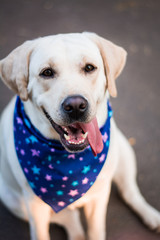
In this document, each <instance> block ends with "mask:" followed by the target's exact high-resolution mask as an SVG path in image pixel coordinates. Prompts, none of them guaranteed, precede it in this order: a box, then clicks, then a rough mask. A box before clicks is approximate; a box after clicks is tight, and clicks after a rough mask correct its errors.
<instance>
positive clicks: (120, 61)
mask: <svg viewBox="0 0 160 240" xmlns="http://www.w3.org/2000/svg"><path fill="white" fill-rule="evenodd" d="M83 34H85V35H86V36H87V37H88V38H89V39H90V40H92V41H93V42H94V43H96V45H97V46H98V48H99V50H100V53H101V56H102V59H103V62H104V67H105V74H106V78H107V85H108V91H109V93H110V95H111V96H112V97H116V96H117V88H116V83H115V80H116V78H117V77H118V76H119V75H120V73H121V72H122V70H123V68H124V66H125V63H126V56H127V52H126V51H125V50H124V49H123V48H122V47H119V46H117V45H115V44H113V43H112V42H110V41H108V40H106V39H104V38H102V37H100V36H98V35H96V34H95V33H88V32H84V33H83Z"/></svg>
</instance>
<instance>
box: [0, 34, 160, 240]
mask: <svg viewBox="0 0 160 240" xmlns="http://www.w3.org/2000/svg"><path fill="white" fill-rule="evenodd" d="M125 62H126V52H125V50H124V49H123V48H121V47H119V46H117V45H115V44H113V43H111V42H110V41H107V40H105V39H103V38H101V37H99V36H97V35H96V34H93V33H82V34H60V35H55V36H48V37H43V38H38V39H35V40H32V41H27V42H25V43H24V44H22V45H21V46H19V47H18V48H16V49H15V50H14V51H13V52H11V53H10V54H9V55H8V56H7V57H6V58H5V59H3V60H1V61H0V76H1V79H2V80H3V81H4V83H5V84H6V85H7V86H8V87H9V88H10V89H12V90H13V91H14V92H15V93H16V94H18V95H19V96H20V99H21V100H22V102H23V104H24V111H25V113H26V115H27V116H28V118H29V120H30V122H31V123H32V124H33V126H34V127H35V128H36V129H38V130H39V132H40V134H41V135H43V137H44V138H45V139H54V140H58V141H59V140H60V141H61V143H62V145H63V146H64V148H65V149H66V150H67V151H69V152H72V154H77V153H76V152H82V151H85V150H86V148H88V145H90V146H91V147H92V151H93V154H94V155H97V154H98V153H100V152H101V151H102V142H101V139H100V138H101V134H100V132H99V128H101V127H102V126H103V125H104V124H105V122H106V119H107V118H108V111H107V107H106V103H107V99H109V94H110V95H111V96H113V97H115V96H116V95H117V90H116V84H115V79H116V78H117V77H118V76H119V74H120V73H121V71H122V70H123V68H124V65H125ZM15 102H16V98H15V97H14V98H13V99H12V101H11V102H10V103H9V105H8V106H7V108H6V109H5V110H4V112H3V114H2V117H1V122H0V199H1V201H2V202H3V203H4V205H5V206H6V207H7V208H8V209H9V210H10V211H11V212H12V213H13V214H15V215H16V216H18V217H20V218H22V219H25V220H28V221H29V224H30V236H31V239H32V240H49V239H50V236H49V231H48V230H49V224H50V222H54V223H58V224H60V225H62V226H64V227H65V228H66V230H67V232H68V235H69V239H70V240H84V239H86V238H85V234H84V230H83V228H82V226H81V223H80V219H79V211H78V208H79V207H84V213H85V216H86V219H87V225H88V233H87V234H88V239H90V240H97V239H98V240H104V239H105V237H106V236H105V235H106V234H105V232H106V231H105V225H106V224H105V220H106V209H107V204H108V200H109V195H110V189H111V182H112V180H113V181H115V183H116V184H117V186H118V188H119V191H120V193H121V195H122V197H123V199H124V200H125V202H126V203H127V204H128V205H129V206H130V207H131V208H132V209H133V210H134V211H135V212H136V213H137V214H138V215H139V216H140V217H141V218H142V220H143V222H144V223H145V224H146V225H147V226H148V227H149V228H151V229H154V230H157V231H159V232H160V213H159V212H158V211H157V210H155V209H154V208H153V207H151V206H150V205H149V204H148V203H147V202H146V201H145V199H144V198H143V197H142V195H141V193H140V191H139V189H138V186H137V183H136V163H135V155H134V152H133V150H132V148H131V147H130V145H129V143H128V141H127V140H126V138H125V137H124V135H123V134H122V133H121V131H120V130H119V129H118V128H117V126H116V124H115V121H114V119H113V117H111V121H110V122H111V123H110V124H111V126H110V144H109V151H108V154H107V160H106V161H104V164H103V168H102V170H101V171H100V173H99V175H98V177H97V178H96V181H95V182H94V184H93V185H92V186H91V187H90V188H89V190H88V191H87V192H86V193H85V194H83V195H82V196H81V198H79V199H78V200H77V201H74V202H73V203H71V204H69V205H68V206H67V207H66V208H64V209H63V210H61V211H60V212H58V213H55V211H53V210H52V208H51V207H50V206H49V205H48V204H46V203H45V202H44V201H42V200H41V199H40V198H39V197H37V195H35V194H34V191H33V190H32V189H31V187H30V185H29V184H28V181H27V179H26V177H25V174H24V173H23V171H22V168H21V166H20V164H19V161H18V159H17V154H16V150H15V144H14V137H13V132H14V127H13V115H14V108H15ZM93 119H96V120H95V122H94V123H93ZM91 123H93V124H92V125H94V127H93V129H92V130H90V129H91ZM96 124H97V125H96ZM80 126H81V127H82V126H83V127H82V129H81V130H80V129H79V128H80ZM84 126H86V127H84ZM97 126H98V127H99V128H98V129H97ZM85 129H88V131H87V130H85ZM94 134H96V135H94ZM94 138H96V139H94ZM21 154H22V155H23V154H24V153H23V152H21ZM73 156H74V155H73ZM29 160H30V162H32V159H29ZM77 168H78V165H77ZM26 171H27V170H26ZM52 171H53V172H54V169H52ZM48 180H49V179H48ZM85 181H86V182H87V178H86V179H85ZM64 187H65V186H64ZM42 190H43V192H45V189H44V188H43V189H42ZM58 194H59V195H62V191H61V192H58ZM62 205H63V202H62V201H61V206H62Z"/></svg>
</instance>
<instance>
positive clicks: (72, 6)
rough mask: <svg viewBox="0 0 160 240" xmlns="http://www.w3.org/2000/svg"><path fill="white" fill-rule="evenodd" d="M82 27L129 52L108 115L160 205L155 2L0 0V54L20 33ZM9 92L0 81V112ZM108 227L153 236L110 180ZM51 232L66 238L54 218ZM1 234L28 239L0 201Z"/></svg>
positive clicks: (135, 237) (117, 233)
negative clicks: (111, 111)
mask: <svg viewBox="0 0 160 240" xmlns="http://www.w3.org/2000/svg"><path fill="white" fill-rule="evenodd" d="M82 31H91V32H96V33H97V34H99V35H101V36H103V37H105V38H107V39H109V40H111V41H113V42H114V43H116V44H118V45H120V46H122V47H124V48H125V49H126V50H127V52H128V59H127V64H126V67H125V69H124V71H123V73H122V75H121V76H120V77H119V78H118V80H117V87H118V98H117V99H112V105H113V110H114V116H115V118H116V121H117V124H118V126H119V127H120V128H121V130H122V131H123V132H124V133H125V135H126V136H127V138H128V139H129V140H130V142H131V144H132V145H133V147H134V149H135V152H136V155H137V167H138V184H139V186H140V189H141V191H142V193H143V195H144V196H145V198H146V199H147V201H148V202H149V203H151V204H152V205H153V206H154V207H156V208H157V209H159V210H160V164H159V161H160V159H159V158H160V126H159V124H160V79H159V71H160V58H159V54H160V1H159V0H140V1H139V0H114V1H112V0H12V1H10V0H0V59H2V58H4V57H5V56H6V55H8V54H9V52H10V51H11V50H13V49H14V48H15V47H17V46H18V45H20V44H21V43H23V42H24V41H25V40H29V39H33V38H37V37H40V36H45V35H52V34H57V33H68V32H82ZM12 96H13V93H11V92H10V91H9V90H8V89H7V88H6V87H5V86H4V85H3V83H2V82H0V112H2V110H3V108H4V107H5V105H6V104H7V103H8V102H9V100H10V99H11V97H12ZM122 167H123V166H122ZM131 197H132V196H131ZM42 217H43V216H42ZM107 232H108V237H107V239H109V240H128V239H129V240H158V239H160V236H158V235H157V234H156V233H154V232H151V231H149V230H148V229H147V228H146V227H145V226H144V225H143V224H142V223H141V221H140V220H139V218H138V217H137V216H136V215H135V214H134V213H133V212H132V211H131V210H130V209H129V208H128V207H127V206H126V205H125V204H124V203H123V202H122V200H121V198H120V197H119V195H118V193H117V190H116V187H115V186H114V185H113V188H112V193H111V199H110V203H109V209H108V214H107ZM51 235H52V238H53V239H57V240H65V239H67V236H66V233H65V231H64V230H63V229H62V228H60V227H58V226H56V225H52V227H51ZM4 239H5V240H11V239H12V240H13V239H23V240H29V228H28V224H27V223H25V222H23V221H21V220H19V219H17V218H16V217H14V216H13V215H12V214H11V213H10V212H8V211H7V210H6V209H5V208H4V206H2V204H1V203H0V240H4ZM97 240H98V239H97Z"/></svg>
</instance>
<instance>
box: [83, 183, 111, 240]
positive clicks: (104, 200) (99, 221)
mask: <svg viewBox="0 0 160 240" xmlns="http://www.w3.org/2000/svg"><path fill="white" fill-rule="evenodd" d="M110 189H111V184H107V186H106V187H105V191H103V192H102V193H101V194H100V195H99V194H98V196H97V197H96V198H94V199H93V200H91V202H88V203H87V204H86V205H85V206H84V212H85V216H86V220H87V225H88V239H89V240H97V239H98V240H105V238H106V212H107V204H108V200H109V196H110Z"/></svg>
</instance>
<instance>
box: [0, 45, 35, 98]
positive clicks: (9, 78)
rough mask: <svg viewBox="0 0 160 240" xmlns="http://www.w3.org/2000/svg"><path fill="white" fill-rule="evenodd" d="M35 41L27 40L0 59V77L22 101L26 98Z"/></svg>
mask: <svg viewBox="0 0 160 240" xmlns="http://www.w3.org/2000/svg"><path fill="white" fill-rule="evenodd" d="M36 43H37V41H36V40H32V41H27V42H25V43H23V44H22V45H21V46H19V47H17V48H16V49H15V50H13V51H12V52H11V53H10V54H9V55H8V56H7V57H6V58H4V59H2V60H1V61H0V77H1V79H2V80H3V82H4V83H5V84H6V85H7V86H8V87H9V88H10V89H11V90H13V91H14V92H15V93H16V94H18V95H19V96H20V98H21V99H22V100H23V101H26V100H27V99H28V91H27V85H28V75H29V62H30V56H31V54H32V51H33V49H34V47H35V45H36Z"/></svg>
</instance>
